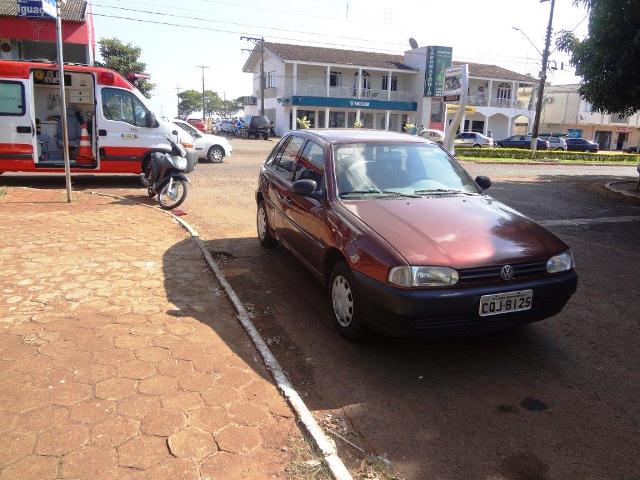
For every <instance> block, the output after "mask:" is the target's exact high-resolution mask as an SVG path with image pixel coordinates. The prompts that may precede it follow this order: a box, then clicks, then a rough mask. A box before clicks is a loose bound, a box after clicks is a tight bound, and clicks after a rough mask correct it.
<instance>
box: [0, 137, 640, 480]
mask: <svg viewBox="0 0 640 480" xmlns="http://www.w3.org/2000/svg"><path fill="white" fill-rule="evenodd" d="M235 143H236V152H235V154H234V156H233V157H232V158H230V159H227V160H226V161H225V163H224V164H221V165H209V164H201V165H200V166H199V167H198V170H197V171H196V172H195V174H193V175H192V181H193V185H192V187H193V188H192V189H191V192H190V194H189V195H190V196H189V198H188V200H187V202H185V204H184V207H183V210H184V211H185V212H186V213H187V216H186V217H185V218H186V219H187V220H188V221H190V222H191V223H192V224H195V226H196V227H197V228H198V229H199V231H200V233H201V236H202V237H203V239H204V240H205V241H206V242H207V245H208V247H209V249H210V250H211V251H212V252H213V253H214V254H216V255H217V258H218V259H219V260H220V262H221V263H222V265H223V268H224V271H225V273H226V275H227V277H228V279H229V281H230V282H231V284H232V285H233V286H234V288H235V289H236V290H237V292H238V294H239V296H240V298H241V299H242V301H243V302H245V304H247V305H248V306H249V308H250V310H251V311H253V312H255V322H256V324H257V326H258V327H259V329H260V330H261V331H262V333H263V335H264V336H265V338H266V339H267V340H268V342H269V343H270V345H271V347H272V349H273V350H274V352H275V354H276V356H277V357H278V359H279V360H280V362H281V363H282V365H283V367H284V368H285V370H286V371H287V373H288V374H289V376H290V378H291V380H292V381H293V383H294V385H295V386H296V387H297V389H298V390H299V391H300V392H301V393H302V394H303V396H304V398H305V400H306V402H307V404H308V405H309V407H310V408H311V409H312V411H314V413H315V414H316V416H317V418H318V419H320V420H321V421H323V422H324V421H325V420H327V417H326V414H327V413H330V414H331V415H332V417H331V421H330V422H329V423H330V425H329V426H330V427H331V428H332V429H333V430H334V431H338V430H339V433H341V434H342V435H343V436H345V437H346V438H347V439H349V440H350V441H351V442H352V443H354V444H356V445H358V446H359V447H361V448H362V449H364V450H365V452H366V454H364V455H363V454H361V453H360V452H359V451H357V450H356V449H354V448H353V447H351V446H349V445H348V444H346V443H345V442H343V441H342V440H339V439H337V440H336V442H337V445H338V447H339V449H340V454H341V456H342V457H343V458H344V459H345V461H346V463H347V465H348V466H349V467H350V468H351V469H352V470H353V471H354V472H356V473H357V471H358V466H359V465H360V464H361V460H362V459H363V458H367V457H368V456H369V455H371V454H372V455H381V456H384V457H386V458H388V460H389V461H390V462H391V467H390V469H389V471H388V472H387V473H389V474H394V475H397V476H398V477H400V478H405V479H442V480H449V479H452V480H453V479H456V480H457V479H485V480H542V479H549V480H551V479H589V480H596V479H598V480H599V479H603V480H604V479H607V480H608V479H636V478H640V462H639V461H638V452H639V451H640V403H639V402H638V398H640V325H639V323H640V301H638V291H640V222H638V221H632V222H624V223H623V222H620V223H617V222H615V220H614V221H613V223H611V221H609V223H604V222H600V221H598V220H597V219H599V218H603V217H607V218H609V219H610V218H611V217H614V218H615V217H621V216H626V217H628V216H640V202H639V201H636V200H634V199H630V198H624V197H619V196H617V195H615V194H612V193H610V192H608V191H606V190H604V189H603V188H602V184H603V183H605V182H606V181H610V180H612V179H614V178H617V177H620V176H625V175H627V176H633V175H634V174H635V169H634V168H633V167H622V168H620V167H574V166H572V167H559V166H558V167H556V166H548V167H546V166H545V167H544V168H543V167H540V166H503V165H500V166H495V165H482V164H467V167H468V168H469V170H470V171H471V172H472V174H474V175H475V174H488V175H490V176H491V177H492V178H493V180H494V186H493V187H492V189H491V190H490V194H491V195H492V196H494V197H495V198H497V199H499V200H503V201H505V202H506V203H508V204H510V205H511V206H514V207H515V208H517V209H519V210H521V211H522V212H524V213H525V214H527V215H529V216H531V217H532V218H534V219H536V220H570V219H575V218H580V219H585V218H588V219H594V220H592V222H591V223H587V224H583V225H579V226H572V225H569V224H567V225H563V224H561V225H557V226H554V227H552V230H554V231H555V232H556V233H557V234H558V235H560V236H561V237H562V238H563V239H564V240H565V241H566V242H567V243H568V244H569V245H571V247H572V248H573V250H574V254H575V257H576V261H577V265H578V272H579V275H580V284H579V288H578V292H577V293H576V295H575V296H574V297H573V299H572V300H571V302H570V303H569V305H568V306H567V308H566V309H565V310H564V311H563V312H562V313H561V314H560V315H558V316H556V317H554V318H552V319H548V320H546V321H544V322H540V323H537V324H534V325H531V326H528V327H525V328H522V329H520V330H517V331H514V332H511V333H505V334H500V335H490V336H482V337H475V338H457V339H439V340H397V339H389V338H383V337H378V336H374V337H372V338H371V339H369V340H367V341H364V342H361V343H348V342H346V341H345V340H343V339H342V338H341V337H340V336H339V335H338V334H337V332H335V330H334V329H333V325H332V319H331V313H330V309H329V306H328V301H327V297H326V294H325V292H324V291H323V289H322V287H321V286H320V285H319V283H317V281H316V280H315V279H314V277H312V276H311V275H310V274H309V273H307V272H306V270H305V269H304V268H303V267H302V266H301V265H299V264H298V263H297V261H296V260H295V259H294V258H293V257H292V256H291V255H290V254H288V253H287V252H286V251H285V250H284V249H282V248H281V247H278V248H276V249H275V250H272V251H266V250H263V249H261V248H260V247H259V246H258V243H257V239H256V238H255V226H254V225H255V221H254V215H255V205H254V200H253V192H254V189H255V185H256V179H257V172H258V169H259V165H260V163H261V162H262V161H263V160H264V158H265V157H266V153H267V151H268V150H269V148H270V147H271V146H272V145H273V143H271V142H264V141H244V142H235ZM56 181H57V182H58V183H59V184H60V186H62V185H63V184H62V183H61V181H60V180H59V179H56V180H51V179H47V178H44V177H7V176H6V175H5V176H3V177H0V185H1V184H3V183H4V184H10V185H21V184H24V185H29V184H31V185H36V186H38V185H42V186H46V185H52V184H56ZM75 185H76V188H86V189H104V190H105V191H108V192H110V193H116V194H117V193H120V194H124V195H131V196H133V197H135V198H138V199H143V198H144V191H143V190H141V189H136V188H134V187H137V180H132V179H130V178H119V179H104V178H98V177H86V178H78V179H76V181H75ZM119 188H124V190H119ZM373 463H376V462H373ZM377 463H378V464H380V462H377ZM382 478H384V477H382Z"/></svg>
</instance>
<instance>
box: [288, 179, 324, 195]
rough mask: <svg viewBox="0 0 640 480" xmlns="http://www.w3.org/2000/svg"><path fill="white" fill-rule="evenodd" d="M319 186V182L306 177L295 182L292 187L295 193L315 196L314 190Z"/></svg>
mask: <svg viewBox="0 0 640 480" xmlns="http://www.w3.org/2000/svg"><path fill="white" fill-rule="evenodd" d="M317 188H318V184H317V183H316V182H315V181H314V180H309V179H304V180H298V181H296V182H293V185H291V189H292V190H293V193H296V194H298V195H302V196H303V197H312V198H313V197H314V192H315V191H316V189H317Z"/></svg>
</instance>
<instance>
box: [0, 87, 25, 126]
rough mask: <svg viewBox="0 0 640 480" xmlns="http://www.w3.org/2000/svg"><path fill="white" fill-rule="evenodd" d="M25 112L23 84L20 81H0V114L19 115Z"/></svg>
mask: <svg viewBox="0 0 640 480" xmlns="http://www.w3.org/2000/svg"><path fill="white" fill-rule="evenodd" d="M24 112H25V101H24V85H23V84H22V82H12V81H6V80H3V81H2V82H0V115H3V116H5V115H10V116H16V117H20V116H22V115H24Z"/></svg>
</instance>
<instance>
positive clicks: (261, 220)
mask: <svg viewBox="0 0 640 480" xmlns="http://www.w3.org/2000/svg"><path fill="white" fill-rule="evenodd" d="M256 227H257V230H258V241H259V242H260V245H262V246H263V247H264V248H273V247H275V246H276V245H277V244H278V241H277V240H276V239H275V238H274V237H273V235H271V232H270V231H269V217H268V216H267V209H266V207H265V206H264V202H263V201H261V202H260V203H258V213H257V216H256Z"/></svg>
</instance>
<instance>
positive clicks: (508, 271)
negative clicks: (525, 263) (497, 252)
mask: <svg viewBox="0 0 640 480" xmlns="http://www.w3.org/2000/svg"><path fill="white" fill-rule="evenodd" d="M500 276H501V277H502V279H503V280H511V279H512V278H513V267H512V266H511V265H505V266H504V267H502V269H500Z"/></svg>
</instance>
